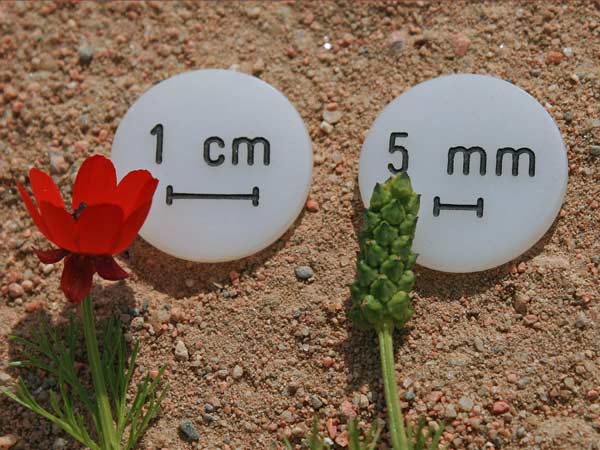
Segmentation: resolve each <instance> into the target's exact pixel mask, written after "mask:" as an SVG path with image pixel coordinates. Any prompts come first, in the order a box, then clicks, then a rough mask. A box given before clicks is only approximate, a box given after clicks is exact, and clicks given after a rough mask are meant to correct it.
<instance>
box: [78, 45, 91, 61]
mask: <svg viewBox="0 0 600 450" xmlns="http://www.w3.org/2000/svg"><path fill="white" fill-rule="evenodd" d="M77 55H78V56H79V64H81V65H82V66H88V65H89V64H90V63H91V62H92V59H94V48H93V47H92V46H91V45H90V44H89V43H88V42H84V43H82V44H81V46H80V47H79V49H78V50H77Z"/></svg>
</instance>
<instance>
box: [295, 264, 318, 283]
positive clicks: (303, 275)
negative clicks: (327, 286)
mask: <svg viewBox="0 0 600 450" xmlns="http://www.w3.org/2000/svg"><path fill="white" fill-rule="evenodd" d="M294 272H295V273H296V277H298V279H300V280H308V279H309V278H312V277H313V275H314V272H313V270H312V269H311V268H310V267H309V266H298V267H296V269H295V270H294Z"/></svg>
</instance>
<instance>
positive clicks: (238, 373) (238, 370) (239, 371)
mask: <svg viewBox="0 0 600 450" xmlns="http://www.w3.org/2000/svg"><path fill="white" fill-rule="evenodd" d="M232 375H233V379H234V380H239V379H240V378H242V376H243V375H244V369H242V368H241V367H240V366H235V367H234V368H233V372H232Z"/></svg>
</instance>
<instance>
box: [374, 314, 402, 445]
mask: <svg viewBox="0 0 600 450" xmlns="http://www.w3.org/2000/svg"><path fill="white" fill-rule="evenodd" d="M393 332H394V323H393V322H391V321H386V322H384V323H383V324H382V325H381V327H379V328H378V330H377V335H378V337H379V354H380V357H381V372H382V374H383V386H384V390H385V402H386V405H387V410H388V417H389V421H390V425H389V426H390V437H391V439H392V448H393V449H394V450H408V445H407V442H406V431H405V430H404V418H403V417H402V410H401V409H400V400H399V398H398V386H397V385H396V372H395V370H394V367H395V364H394V342H393V340H392V334H393Z"/></svg>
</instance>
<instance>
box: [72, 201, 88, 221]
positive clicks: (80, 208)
mask: <svg viewBox="0 0 600 450" xmlns="http://www.w3.org/2000/svg"><path fill="white" fill-rule="evenodd" d="M85 208H87V205H86V204H85V202H81V203H80V204H79V206H78V207H77V209H76V210H75V211H73V214H71V215H72V216H73V219H75V220H77V219H79V215H80V214H81V213H82V212H83V210H84V209H85Z"/></svg>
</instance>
